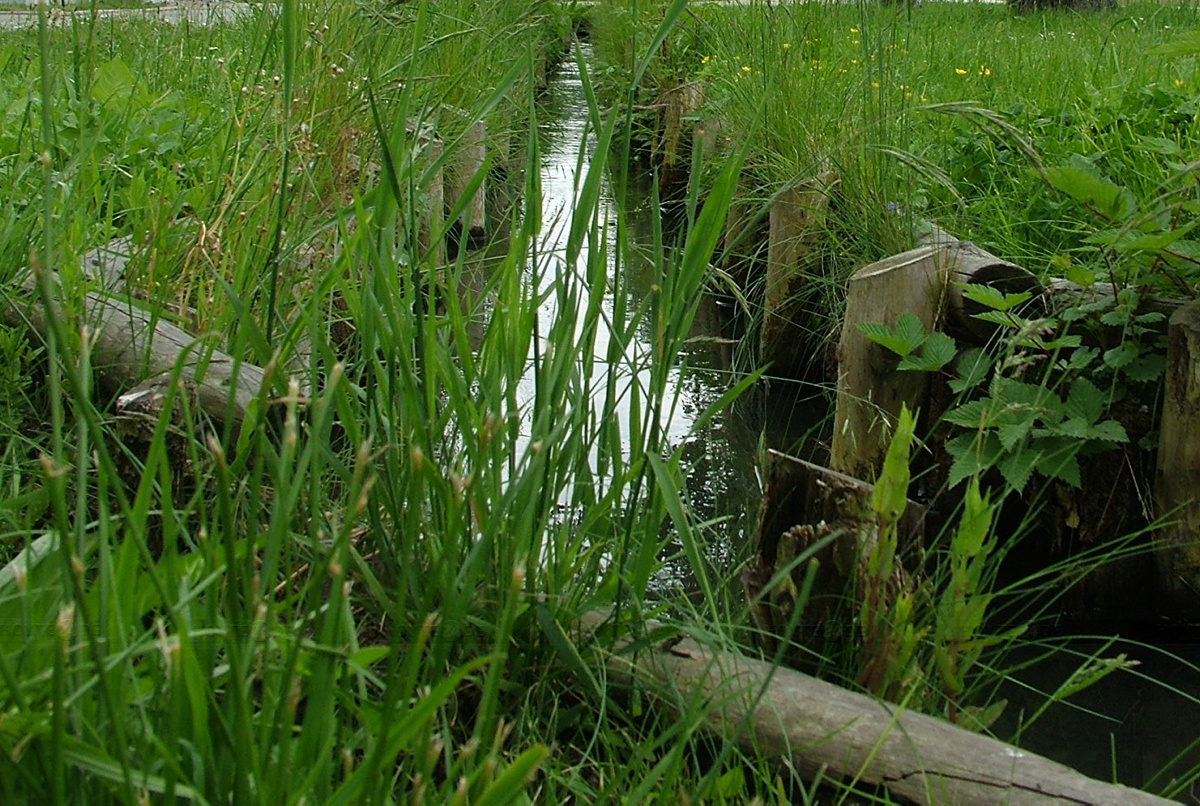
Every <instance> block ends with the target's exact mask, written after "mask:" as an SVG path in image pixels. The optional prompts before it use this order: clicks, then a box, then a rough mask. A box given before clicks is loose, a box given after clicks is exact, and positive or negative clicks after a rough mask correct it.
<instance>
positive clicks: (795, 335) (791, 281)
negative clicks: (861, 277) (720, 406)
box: [759, 171, 837, 378]
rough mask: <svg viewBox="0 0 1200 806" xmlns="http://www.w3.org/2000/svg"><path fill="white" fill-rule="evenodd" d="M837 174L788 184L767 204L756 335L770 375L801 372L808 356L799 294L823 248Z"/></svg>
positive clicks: (801, 373)
mask: <svg viewBox="0 0 1200 806" xmlns="http://www.w3.org/2000/svg"><path fill="white" fill-rule="evenodd" d="M836 183H837V176H836V175H835V174H834V173H833V172H832V171H826V172H824V173H822V174H820V175H819V176H817V177H814V178H812V179H807V180H805V181H803V182H800V183H798V184H796V185H795V186H794V187H791V188H788V189H787V190H785V191H784V192H782V193H781V194H779V195H778V197H777V198H776V200H775V203H774V204H773V205H772V206H771V212H770V230H769V234H768V238H767V280H766V292H765V295H764V301H763V309H764V310H763V323H762V331H761V333H760V338H759V355H760V360H761V362H762V364H764V365H766V364H770V366H771V374H772V375H777V376H784V377H789V378H797V377H802V376H803V375H804V374H805V369H806V365H807V363H808V359H809V358H810V357H811V355H812V348H811V346H810V343H811V338H810V334H809V332H808V331H809V328H808V324H807V322H803V321H801V318H802V317H801V314H802V308H801V305H800V299H799V296H800V294H801V292H802V290H803V288H804V286H805V285H806V284H807V283H808V279H809V277H810V276H811V274H810V272H807V271H805V270H806V269H811V265H812V264H813V263H814V262H815V261H816V256H817V255H818V254H819V251H820V248H821V240H822V238H821V236H822V235H823V234H824V229H825V216H826V213H827V212H828V211H829V194H830V191H831V189H832V188H833V187H834V185H836Z"/></svg>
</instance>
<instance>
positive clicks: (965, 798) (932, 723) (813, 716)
mask: <svg viewBox="0 0 1200 806" xmlns="http://www.w3.org/2000/svg"><path fill="white" fill-rule="evenodd" d="M607 620H608V614H607V613H604V612H592V613H587V614H585V615H584V616H583V617H582V618H581V619H580V623H579V625H578V626H577V628H576V634H582V635H585V636H586V635H590V634H593V633H595V632H596V631H597V630H599V629H600V628H601V627H602V626H604V625H605V623H606V622H607ZM661 626H662V625H655V624H647V625H646V627H647V630H648V631H649V630H653V629H655V628H656V627H661ZM634 646H636V647H637V651H636V653H635V652H634ZM590 656H591V657H594V658H599V659H603V662H604V664H605V666H606V667H607V668H608V670H609V671H610V672H611V673H613V674H614V675H615V676H616V677H617V678H618V679H622V680H625V681H628V682H629V683H630V684H632V685H642V686H644V687H647V688H650V689H651V690H652V691H654V692H656V693H658V694H660V695H661V700H660V701H659V702H660V703H661V704H662V705H664V706H665V707H667V708H668V709H675V708H678V709H679V710H681V711H687V710H688V709H689V707H694V706H695V703H698V702H703V703H708V704H709V708H708V710H707V712H706V714H705V716H704V722H703V725H704V727H705V728H706V729H707V730H708V731H710V732H711V733H713V734H715V735H717V736H720V737H723V738H725V739H729V740H732V741H736V742H737V743H738V744H739V745H740V746H741V747H743V748H744V749H745V750H746V751H747V752H748V753H750V754H751V756H752V757H763V758H768V759H778V762H779V764H780V766H781V768H785V769H794V770H796V771H797V772H798V773H799V774H801V775H803V776H805V777H806V778H807V779H808V780H813V779H814V778H816V777H818V776H820V777H822V778H826V779H832V780H833V781H835V782H843V781H845V782H849V781H855V782H858V783H859V784H863V785H865V786H882V787H884V788H885V789H886V790H887V791H888V793H889V794H890V795H891V796H892V797H893V798H896V799H897V800H898V801H901V802H904V803H920V804H955V806H977V805H978V806H982V805H983V804H988V805H989V806H990V804H996V803H1010V804H1029V805H1030V806H1033V805H1034V804H1046V806H1050V804H1055V803H1076V804H1081V803H1088V804H1101V803H1112V804H1122V805H1123V806H1160V805H1165V804H1167V803H1170V801H1166V800H1163V799H1162V798H1158V797H1155V796H1154V795H1150V794H1148V793H1146V792H1140V791H1138V790H1136V789H1130V788H1128V787H1124V786H1120V785H1118V784H1110V783H1106V782H1104V781H1097V780H1095V779H1092V778H1088V777H1087V776H1085V775H1083V774H1082V773H1079V772H1076V771H1075V770H1073V769H1071V768H1069V767H1066V766H1064V765H1062V764H1059V763H1057V762H1055V761H1051V760H1050V759H1048V758H1044V757H1042V756H1039V755H1036V754H1034V753H1030V752H1027V751H1024V750H1020V749H1018V748H1016V747H1013V746H1012V745H1010V744H1006V743H1005V742H1001V741H999V740H997V739H993V738H991V737H989V736H984V735H982V734H979V733H972V732H971V731H968V730H966V729H964V728H960V727H958V726H956V725H953V724H951V723H949V722H945V721H943V720H941V719H937V718H935V717H931V716H926V715H924V714H918V713H914V712H912V711H905V710H904V709H903V708H901V707H899V706H896V705H892V704H890V703H886V702H880V701H878V700H875V699H873V698H871V697H869V696H867V695H865V694H859V693H857V692H853V691H847V690H846V689H843V688H840V687H838V686H835V685H833V684H832V683H827V682H825V681H824V680H818V679H816V678H814V677H809V676H808V675H805V674H801V673H800V672H796V671H792V670H791V669H783V668H779V667H776V666H772V665H771V664H769V663H764V662H763V661H759V660H754V659H752V658H747V657H744V656H742V655H740V654H737V653H734V652H725V651H720V650H714V649H710V648H709V647H707V646H703V645H701V644H699V643H698V642H696V641H694V640H692V639H690V638H680V637H679V635H677V634H672V637H671V638H669V639H668V640H666V641H663V642H661V643H658V644H651V645H649V646H647V645H646V644H645V643H644V642H641V641H639V642H636V644H634V642H632V641H626V642H618V643H617V644H616V645H615V646H612V647H611V648H609V649H607V650H606V651H598V652H595V653H593V654H591V655H590Z"/></svg>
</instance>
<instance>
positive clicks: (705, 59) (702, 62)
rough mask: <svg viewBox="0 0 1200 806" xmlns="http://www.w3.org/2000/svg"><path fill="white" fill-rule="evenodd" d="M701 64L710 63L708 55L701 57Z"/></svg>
mask: <svg viewBox="0 0 1200 806" xmlns="http://www.w3.org/2000/svg"><path fill="white" fill-rule="evenodd" d="M700 64H708V57H707V56H705V57H704V58H703V59H701V60H700Z"/></svg>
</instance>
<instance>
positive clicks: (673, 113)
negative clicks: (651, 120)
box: [653, 81, 704, 185]
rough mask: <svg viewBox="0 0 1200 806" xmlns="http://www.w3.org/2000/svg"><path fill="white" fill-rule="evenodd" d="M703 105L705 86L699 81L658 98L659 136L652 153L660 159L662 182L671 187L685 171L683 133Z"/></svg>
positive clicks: (671, 90)
mask: <svg viewBox="0 0 1200 806" xmlns="http://www.w3.org/2000/svg"><path fill="white" fill-rule="evenodd" d="M703 103H704V84H702V83H701V82H699V81H691V82H688V83H686V84H680V85H678V86H675V87H672V88H670V89H669V90H667V91H666V92H664V93H663V94H662V95H661V96H660V97H659V101H658V103H657V106H658V108H659V120H658V136H657V138H656V139H655V143H654V147H653V154H654V156H656V157H658V158H659V162H660V165H661V173H660V181H661V182H662V183H665V184H668V185H669V184H672V183H674V182H675V181H676V180H677V179H678V178H679V176H680V174H683V173H685V172H686V171H687V168H688V165H687V162H686V159H687V158H688V156H689V155H688V149H687V144H688V141H687V139H686V137H685V133H686V131H687V127H688V123H689V121H690V119H691V118H692V116H693V115H694V114H695V113H696V110H698V109H699V108H700V106H701V105H702V104H703Z"/></svg>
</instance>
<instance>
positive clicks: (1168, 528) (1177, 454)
mask: <svg viewBox="0 0 1200 806" xmlns="http://www.w3.org/2000/svg"><path fill="white" fill-rule="evenodd" d="M1166 386H1167V388H1166V396H1165V399H1164V400H1163V410H1162V424H1161V428H1162V436H1161V439H1160V441H1159V445H1158V474H1157V475H1158V479H1157V489H1156V496H1155V497H1156V501H1157V505H1158V514H1159V516H1160V517H1162V518H1164V519H1165V520H1166V525H1165V526H1163V527H1161V528H1160V529H1159V532H1158V538H1159V543H1158V551H1157V565H1158V571H1159V578H1160V587H1161V592H1162V594H1163V595H1164V596H1165V597H1166V599H1167V602H1166V604H1167V605H1168V606H1169V607H1170V609H1171V612H1172V615H1174V616H1176V617H1188V618H1197V617H1200V302H1191V303H1189V304H1187V305H1185V306H1184V307H1182V308H1180V309H1179V310H1178V311H1176V312H1175V314H1174V315H1173V316H1172V317H1171V324H1170V331H1169V345H1168V347H1167V384H1166Z"/></svg>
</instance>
